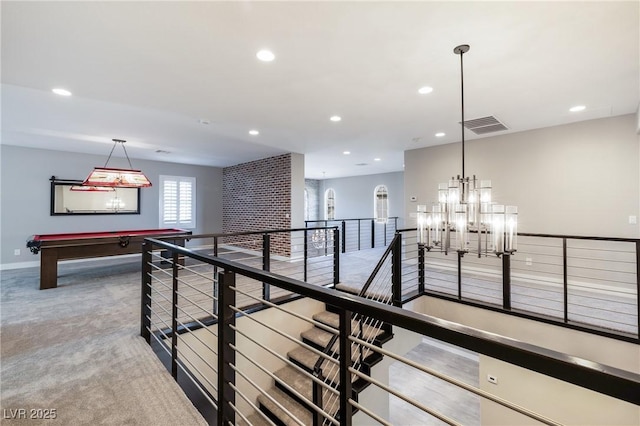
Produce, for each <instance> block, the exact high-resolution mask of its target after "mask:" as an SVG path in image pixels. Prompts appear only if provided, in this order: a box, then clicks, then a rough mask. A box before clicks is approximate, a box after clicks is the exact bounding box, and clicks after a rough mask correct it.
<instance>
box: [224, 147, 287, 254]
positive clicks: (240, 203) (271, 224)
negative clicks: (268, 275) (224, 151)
mask: <svg viewBox="0 0 640 426" xmlns="http://www.w3.org/2000/svg"><path fill="white" fill-rule="evenodd" d="M222 176H223V195H222V229H223V232H225V233H229V232H245V231H263V230H272V229H289V228H291V154H284V155H279V156H277V157H270V158H264V159H262V160H256V161H251V162H248V163H243V164H238V165H235V166H231V167H225V168H224V169H223V171H222ZM250 239H251V240H254V239H255V236H252V237H250ZM246 248H251V249H257V248H258V247H255V244H247V247H246ZM271 253H272V254H278V255H281V256H289V255H290V254H291V238H290V235H289V233H282V234H275V235H272V236H271Z"/></svg>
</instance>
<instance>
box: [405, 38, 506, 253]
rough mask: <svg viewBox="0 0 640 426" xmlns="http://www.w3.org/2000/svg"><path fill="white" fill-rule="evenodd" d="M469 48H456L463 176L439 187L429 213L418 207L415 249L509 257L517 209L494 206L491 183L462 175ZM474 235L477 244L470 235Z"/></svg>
mask: <svg viewBox="0 0 640 426" xmlns="http://www.w3.org/2000/svg"><path fill="white" fill-rule="evenodd" d="M468 51H469V45H467V44H462V45H460V46H456V48H455V49H453V52H454V53H455V54H456V55H460V89H461V90H460V92H461V99H462V104H461V112H462V119H461V120H460V125H461V130H462V174H461V175H458V176H457V177H452V178H451V179H450V180H449V182H448V183H441V184H439V185H438V202H437V203H436V204H434V205H433V207H432V209H431V211H428V210H427V206H426V205H418V214H417V230H418V235H417V240H418V245H420V246H421V247H424V248H426V249H427V250H432V249H434V248H435V249H440V250H441V251H443V252H445V253H448V252H449V251H453V250H455V251H456V252H457V253H458V255H459V256H462V255H464V254H465V253H468V252H475V253H477V254H478V257H480V256H481V255H482V254H485V255H486V254H488V253H493V254H496V255H498V256H500V255H503V254H507V255H509V254H512V253H514V252H515V251H516V249H517V234H518V208H517V207H515V206H505V205H502V204H497V203H494V202H493V201H492V199H491V181H490V180H480V179H478V178H476V176H475V175H474V176H473V177H465V173H464V128H465V121H464V67H463V59H462V57H463V55H464V54H465V53H467V52H468ZM472 233H473V234H476V235H477V241H475V244H474V242H472V241H471V239H470V234H472Z"/></svg>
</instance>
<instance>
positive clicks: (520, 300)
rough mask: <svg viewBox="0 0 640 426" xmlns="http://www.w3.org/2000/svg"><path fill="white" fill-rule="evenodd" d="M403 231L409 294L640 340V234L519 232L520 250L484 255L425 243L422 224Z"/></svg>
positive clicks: (405, 288) (405, 281)
mask: <svg viewBox="0 0 640 426" xmlns="http://www.w3.org/2000/svg"><path fill="white" fill-rule="evenodd" d="M398 232H399V233H401V234H402V235H403V259H402V264H403V266H402V267H403V297H404V298H405V300H406V299H407V298H408V297H412V296H413V297H415V295H421V294H429V295H434V296H438V297H445V298H449V299H451V300H457V301H461V302H465V303H471V304H476V305H477V306H480V307H482V306H486V307H489V308H492V309H499V310H501V311H503V312H507V313H512V314H517V315H520V316H527V315H528V316H529V318H531V319H538V320H543V321H545V322H550V323H555V324H559V325H564V326H567V327H571V328H576V329H580V330H583V331H587V332H591V333H596V334H601V335H606V336H609V337H613V338H617V339H620V340H626V341H635V342H638V341H640V300H639V294H640V239H635V238H607V237H592V236H576V235H550V234H536V233H519V234H518V236H519V242H518V250H517V252H515V253H514V254H513V255H510V256H509V255H505V256H501V257H497V256H491V255H489V256H486V257H485V256H483V257H482V258H478V257H477V256H475V255H471V254H467V255H464V256H462V255H458V254H457V253H456V252H450V253H448V254H445V253H442V252H440V251H437V250H432V251H428V250H426V249H425V248H423V247H419V246H418V244H417V242H416V229H415V228H408V229H399V230H398ZM471 244H474V242H473V241H472V242H471ZM416 252H417V254H414V253H416Z"/></svg>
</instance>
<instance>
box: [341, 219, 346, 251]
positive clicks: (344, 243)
mask: <svg viewBox="0 0 640 426" xmlns="http://www.w3.org/2000/svg"><path fill="white" fill-rule="evenodd" d="M342 252H343V253H346V252H347V222H345V221H344V220H343V221H342Z"/></svg>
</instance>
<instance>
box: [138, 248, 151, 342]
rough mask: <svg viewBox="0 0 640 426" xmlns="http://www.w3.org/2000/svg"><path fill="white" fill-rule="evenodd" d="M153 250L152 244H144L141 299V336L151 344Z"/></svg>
mask: <svg viewBox="0 0 640 426" xmlns="http://www.w3.org/2000/svg"><path fill="white" fill-rule="evenodd" d="M151 250H152V244H151V243H149V242H147V241H144V242H143V243H142V282H141V298H140V335H141V336H142V337H143V338H144V340H146V341H147V343H148V344H150V343H151Z"/></svg>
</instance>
